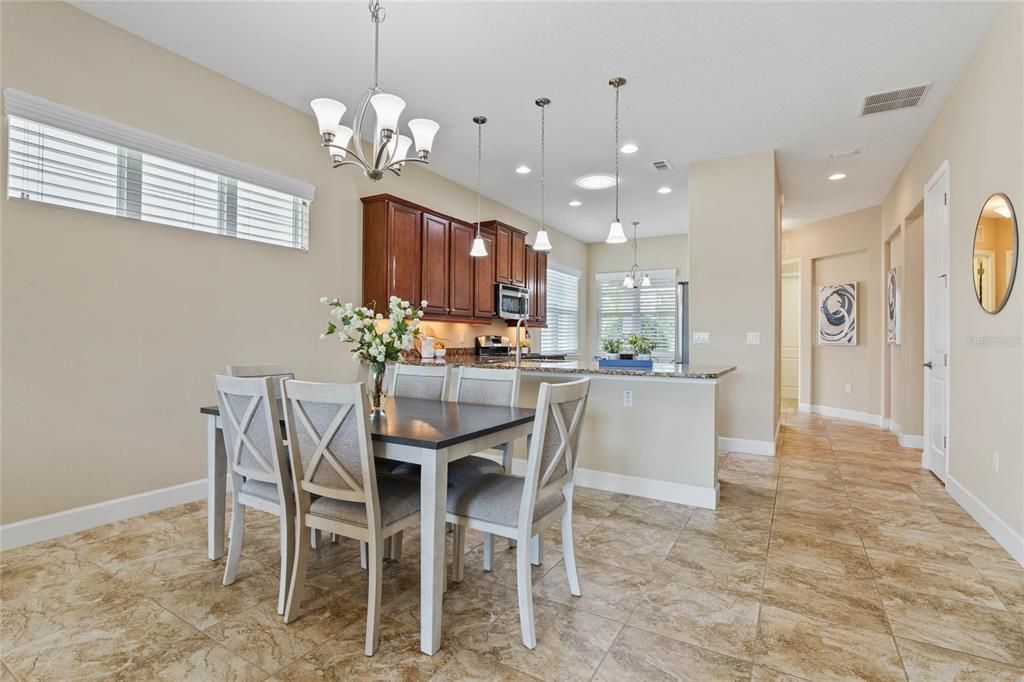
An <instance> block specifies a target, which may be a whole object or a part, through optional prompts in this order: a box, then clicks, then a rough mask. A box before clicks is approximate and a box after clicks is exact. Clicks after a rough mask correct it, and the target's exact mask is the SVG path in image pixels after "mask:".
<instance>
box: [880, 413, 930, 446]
mask: <svg viewBox="0 0 1024 682" xmlns="http://www.w3.org/2000/svg"><path fill="white" fill-rule="evenodd" d="M882 428H883V429H888V430H889V431H890V432H891V433H894V434H896V440H897V441H898V442H899V444H900V447H901V448H910V449H914V450H923V449H924V436H911V435H909V434H906V433H903V427H901V426H900V425H899V424H897V423H896V422H894V421H893V420H891V419H883V420H882Z"/></svg>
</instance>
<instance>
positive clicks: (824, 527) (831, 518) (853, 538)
mask: <svg viewBox="0 0 1024 682" xmlns="http://www.w3.org/2000/svg"><path fill="white" fill-rule="evenodd" d="M772 531H778V532H781V533H801V534H804V535H811V536H814V537H826V538H828V539H829V540H831V541H832V542H841V543H843V544H844V545H854V546H857V547H860V546H862V543H861V539H860V533H858V532H857V527H856V525H855V524H854V522H853V513H852V512H851V511H847V510H838V511H834V512H832V513H829V514H820V513H813V512H806V511H801V510H800V509H776V510H775V515H774V517H772Z"/></svg>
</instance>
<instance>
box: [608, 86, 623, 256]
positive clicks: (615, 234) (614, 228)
mask: <svg viewBox="0 0 1024 682" xmlns="http://www.w3.org/2000/svg"><path fill="white" fill-rule="evenodd" d="M625 84H626V79H625V78H612V79H611V80H610V81H608V85H610V86H612V87H613V88H615V220H613V221H612V224H611V227H610V228H609V230H608V238H607V239H605V241H606V242H607V243H609V244H623V243H625V241H626V233H625V232H623V231H622V221H621V220H619V88H621V87H622V86H623V85H625Z"/></svg>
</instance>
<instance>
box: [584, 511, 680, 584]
mask: <svg viewBox="0 0 1024 682" xmlns="http://www.w3.org/2000/svg"><path fill="white" fill-rule="evenodd" d="M681 530H682V528H680V529H679V530H665V529H664V528H659V527H657V526H652V525H650V524H647V523H641V522H639V521H636V520H633V519H630V518H620V517H618V516H614V517H611V518H609V519H607V520H605V521H604V522H603V523H602V524H601V525H600V526H598V527H597V528H595V529H594V530H593V531H592V532H591V533H589V534H588V535H587V537H585V538H583V539H582V540H580V541H579V542H577V543H576V554H577V557H580V558H582V559H584V560H586V559H593V560H595V561H603V562H605V563H609V564H612V565H615V566H620V567H622V568H626V569H631V570H636V571H650V570H651V569H653V568H654V567H655V566H656V565H657V564H659V563H660V562H661V560H662V559H664V558H665V556H666V555H667V554H668V551H669V550H670V549H671V548H672V543H673V542H675V539H676V537H677V536H678V535H679V533H680V531H681Z"/></svg>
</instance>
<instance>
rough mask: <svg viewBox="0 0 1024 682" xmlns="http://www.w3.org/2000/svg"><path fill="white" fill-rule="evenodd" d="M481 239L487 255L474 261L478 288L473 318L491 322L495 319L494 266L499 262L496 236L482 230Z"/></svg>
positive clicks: (474, 298) (475, 292) (474, 299)
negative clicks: (496, 251)
mask: <svg viewBox="0 0 1024 682" xmlns="http://www.w3.org/2000/svg"><path fill="white" fill-rule="evenodd" d="M480 238H481V239H483V240H484V246H485V247H486V248H487V255H486V256H480V257H479V258H474V259H473V272H474V279H475V280H476V287H475V291H474V293H473V317H479V318H482V319H486V320H490V319H492V318H493V317H494V315H495V311H494V285H495V277H494V264H495V263H496V262H497V254H496V253H495V245H496V242H497V240H496V239H495V234H494V233H493V232H489V231H486V230H480Z"/></svg>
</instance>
